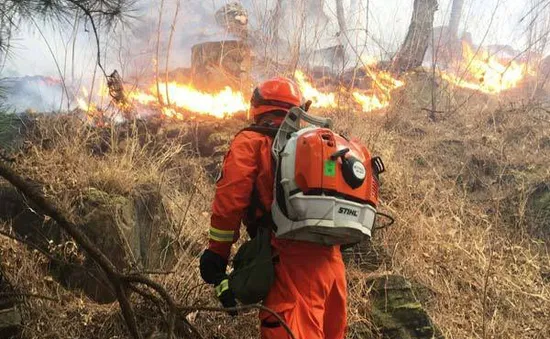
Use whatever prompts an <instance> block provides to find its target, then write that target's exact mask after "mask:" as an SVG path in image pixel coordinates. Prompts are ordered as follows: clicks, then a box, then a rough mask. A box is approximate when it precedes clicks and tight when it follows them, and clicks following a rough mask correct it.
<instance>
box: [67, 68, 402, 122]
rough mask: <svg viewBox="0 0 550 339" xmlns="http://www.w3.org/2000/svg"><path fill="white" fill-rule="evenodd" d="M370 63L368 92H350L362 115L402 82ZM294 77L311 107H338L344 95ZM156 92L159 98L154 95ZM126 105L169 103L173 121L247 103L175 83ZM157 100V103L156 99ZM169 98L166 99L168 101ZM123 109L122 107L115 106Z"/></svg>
mask: <svg viewBox="0 0 550 339" xmlns="http://www.w3.org/2000/svg"><path fill="white" fill-rule="evenodd" d="M371 66H372V63H369V65H368V66H367V67H368V68H369V69H368V70H367V72H368V74H369V75H370V77H371V78H372V88H371V89H370V90H354V91H353V92H352V93H351V94H352V96H351V98H353V99H354V101H355V102H356V103H357V104H359V105H360V106H361V108H362V110H363V111H364V112H370V111H373V110H378V109H381V108H384V107H387V106H388V105H389V103H390V99H391V96H390V92H391V90H393V89H395V88H397V87H400V86H402V85H403V82H402V81H399V80H397V79H394V78H393V77H392V76H391V75H390V74H389V73H387V72H377V71H374V70H373V69H371V68H370V67H371ZM294 78H295V80H296V82H297V84H298V85H299V87H300V90H301V91H302V93H303V95H304V97H305V98H307V99H311V100H312V101H313V106H314V107H317V108H335V107H337V106H338V102H337V95H338V94H339V93H344V92H345V91H343V90H341V91H339V92H323V91H320V90H318V89H317V88H315V87H314V86H313V84H312V83H311V81H310V80H309V79H308V78H307V76H306V75H305V74H304V72H302V71H300V70H297V71H296V72H295V74H294ZM157 88H159V89H160V95H159V94H158V92H157ZM82 92H83V95H84V97H83V98H78V99H77V103H78V105H79V107H80V108H81V109H82V110H85V111H86V112H88V114H90V113H93V112H94V111H99V110H98V107H97V105H96V104H94V103H91V104H90V105H88V103H87V102H88V99H87V98H88V97H89V95H88V92H87V91H86V89H84V88H83V90H82ZM108 93H109V91H108V90H107V89H106V88H105V86H102V87H101V88H100V90H99V94H98V95H99V97H100V98H101V99H102V101H103V99H104V98H106V97H107V96H108ZM125 96H126V98H127V100H128V102H129V103H131V104H139V105H145V106H152V107H158V106H159V105H160V104H159V102H160V103H162V102H164V103H165V102H170V106H167V105H160V106H161V107H160V110H161V111H162V113H163V115H165V116H167V117H171V118H176V119H183V112H184V111H187V112H194V113H200V114H210V115H213V116H215V117H220V118H221V117H224V116H226V115H232V114H235V113H237V112H243V111H247V110H248V109H249V106H250V105H249V103H248V101H247V100H246V99H245V97H244V95H243V93H241V92H239V91H235V90H233V89H231V88H230V87H225V88H224V89H223V90H221V91H219V92H217V93H208V92H204V91H200V90H197V89H196V88H194V87H193V86H192V85H190V84H180V83H177V82H168V83H159V85H158V87H157V86H156V84H155V85H152V86H150V87H149V88H148V89H147V90H141V89H136V90H130V91H127V92H126V93H125ZM159 99H160V100H159ZM168 99H170V100H168ZM118 108H120V109H125V108H126V107H118Z"/></svg>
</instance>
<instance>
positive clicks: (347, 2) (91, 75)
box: [0, 0, 526, 109]
mask: <svg viewBox="0 0 550 339" xmlns="http://www.w3.org/2000/svg"><path fill="white" fill-rule="evenodd" d="M177 1H178V0H164V8H163V10H162V20H161V23H160V29H159V16H160V15H161V14H160V11H159V8H160V3H161V0H156V1H150V0H140V1H138V2H137V6H136V9H135V11H134V12H133V13H132V16H133V17H134V19H133V20H127V22H128V24H127V25H125V26H119V27H117V29H116V30H115V31H111V32H104V31H101V32H100V54H101V62H102V64H103V66H104V67H105V69H106V71H107V72H108V73H110V72H111V71H112V70H114V69H116V70H118V72H119V73H120V74H121V75H122V77H123V78H124V79H125V81H127V82H130V83H131V84H133V85H138V84H140V83H142V82H143V81H144V79H145V80H146V79H151V77H152V76H153V75H154V74H155V70H156V68H157V65H158V68H159V72H160V73H162V74H164V71H165V69H166V68H168V69H169V70H174V69H177V68H187V67H189V66H190V63H191V47H192V46H193V45H195V44H198V43H202V42H206V41H219V40H227V39H236V38H238V37H237V36H235V35H233V34H231V33H229V32H227V30H226V29H224V28H223V27H222V26H220V25H219V24H218V23H217V22H216V19H215V13H216V11H217V10H218V9H220V8H221V7H222V6H224V5H227V4H228V3H229V2H230V1H228V0H209V1H202V0H181V2H180V7H179V12H178V15H177V17H176V20H174V16H175V14H176V7H177ZM525 1H526V0H522V1H517V2H514V8H515V9H518V8H520V7H521V6H525V3H524V2H525ZM278 2H280V4H281V5H282V6H281V8H280V9H279V12H278V13H277V14H278V15H274V13H275V12H276V10H277V3H278ZM439 2H440V6H439V11H438V12H437V13H436V25H442V24H446V22H447V20H448V15H449V8H450V3H451V0H441V1H439ZM498 2H499V1H498V0H488V1H484V2H483V4H480V2H476V1H474V0H466V3H465V15H464V22H463V24H462V26H461V27H462V28H463V29H469V30H470V31H472V32H473V34H474V40H478V41H479V40H481V39H482V38H483V37H484V36H483V35H484V30H483V29H475V27H478V26H480V27H487V25H488V24H487V23H488V22H489V20H488V19H489V18H491V15H492V11H493V10H494V9H495V4H496V3H498ZM520 3H521V4H520ZM241 4H242V6H243V7H244V8H245V9H246V10H247V12H248V16H249V24H248V31H249V38H250V41H251V42H252V44H253V47H254V50H253V52H254V56H255V57H256V59H257V60H264V59H265V60H272V61H273V62H277V63H287V64H295V65H296V66H298V67H303V66H306V65H309V66H312V65H321V66H333V67H340V68H341V67H346V66H347V67H349V66H353V65H355V64H356V63H357V61H358V59H360V58H361V57H364V56H374V57H376V58H378V59H389V58H390V57H391V56H392V55H393V53H395V51H396V50H397V49H398V48H399V45H400V43H401V41H403V38H404V37H405V34H406V31H407V28H408V25H409V22H410V17H411V13H412V4H413V1H412V0H411V1H406V2H405V1H398V0H387V1H383V2H377V1H369V0H344V1H343V4H344V9H345V10H344V12H345V15H346V26H347V27H346V28H347V31H346V32H345V34H342V32H340V27H339V25H338V21H337V18H336V12H337V11H336V0H307V1H306V0H282V1H281V0H262V1H258V0H242V1H241ZM509 7H510V6H508V5H506V6H500V7H499V8H497V13H496V18H495V21H494V22H493V23H492V25H493V27H497V28H502V27H510V26H511V25H510V24H509V22H510V21H513V20H510V16H509V15H508V14H509V9H508V8H509ZM516 16H519V14H518V13H516ZM274 21H275V22H274ZM277 22H278V24H277V25H275V24H276V23H277ZM503 23H506V24H503ZM172 27H173V36H172V41H171V48H170V51H168V46H169V44H170V42H169V39H170V35H171V32H172ZM274 27H277V29H276V30H275V29H274ZM274 31H275V32H274ZM500 31H501V32H504V33H499V34H497V36H498V37H499V39H496V40H500V41H502V36H505V35H506V32H508V30H506V29H500ZM509 36H510V35H509ZM17 37H18V39H17V40H16V41H15V48H14V49H13V51H12V57H11V58H9V59H8V60H7V63H6V65H5V67H3V68H0V78H1V77H2V76H4V77H5V76H10V77H24V76H34V75H41V76H49V77H55V78H57V79H61V78H63V79H64V81H65V83H66V84H67V91H68V92H69V97H70V98H71V103H72V105H74V104H75V103H74V100H72V99H73V98H74V97H76V96H78V95H80V92H79V91H80V89H81V88H82V87H86V88H87V89H88V90H89V91H90V92H92V93H96V92H97V90H98V89H99V88H100V86H102V83H103V81H104V80H103V74H102V73H101V70H100V69H99V68H98V67H97V65H96V56H97V46H96V41H95V36H94V33H93V31H92V29H91V27H90V24H89V22H87V21H86V20H84V19H79V20H76V21H75V22H73V23H69V24H66V25H64V26H63V27H52V26H51V24H44V25H41V27H40V31H39V30H38V28H37V27H32V26H21V29H20V31H19V32H17ZM157 37H158V38H159V39H157ZM157 40H158V53H157ZM493 40H495V39H493ZM509 40H510V39H504V41H503V42H504V43H509V42H510V41H509ZM519 40H520V39H515V42H517V41H519ZM490 42H493V41H492V40H491V41H490ZM339 46H342V47H343V51H342V50H341V49H339ZM340 52H343V53H344V54H345V58H344V57H343V56H340V55H339V53H340ZM168 53H169V54H170V58H169V59H168V60H167V54H168ZM335 65H336V66H335ZM28 86H30V87H28ZM28 86H27V87H25V91H28V93H29V95H28V96H26V98H27V99H25V97H22V96H20V95H19V94H18V93H16V94H15V95H9V101H10V103H11V104H12V105H13V106H16V107H18V109H24V106H25V102H26V101H25V100H27V103H28V106H29V107H32V108H35V109H43V108H44V109H50V108H52V107H53V108H55V107H60V100H61V97H62V93H63V91H62V90H61V89H60V88H59V86H56V87H54V88H50V87H43V86H42V85H36V84H35V85H32V86H31V85H28ZM50 91H51V92H50ZM56 100H57V102H56ZM64 100H67V98H66V96H65V99H64ZM52 103H53V104H52ZM57 109H59V108H57Z"/></svg>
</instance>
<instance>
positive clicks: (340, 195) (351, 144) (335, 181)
mask: <svg viewBox="0 0 550 339" xmlns="http://www.w3.org/2000/svg"><path fill="white" fill-rule="evenodd" d="M303 121H305V122H308V123H309V125H307V126H306V127H302V122H303ZM331 124H332V122H331V121H330V119H324V118H319V117H314V116H310V115H308V114H307V113H306V112H304V111H303V110H302V109H301V108H299V107H295V108H292V109H291V110H290V112H289V113H288V115H287V116H286V117H285V120H284V121H283V124H282V125H281V127H280V128H279V131H278V133H277V135H276V137H275V139H274V142H273V149H272V153H273V156H274V158H275V160H276V176H275V186H274V199H273V204H272V206H271V214H272V217H273V221H274V223H275V225H276V226H277V230H276V232H275V234H276V236H277V237H279V238H288V239H295V240H302V241H310V242H314V243H320V244H325V245H334V244H352V243H357V242H360V241H362V240H363V239H364V238H365V237H367V236H370V235H371V230H372V227H373V225H374V221H375V218H376V213H377V212H376V207H377V205H378V188H379V184H378V174H380V173H382V172H383V171H384V166H383V163H382V161H381V160H380V158H379V157H374V158H373V157H371V154H370V153H369V151H368V150H367V148H366V147H365V146H363V145H362V144H360V143H359V142H357V141H350V140H349V139H347V138H345V137H343V136H341V135H339V134H337V133H335V132H334V131H332V130H331Z"/></svg>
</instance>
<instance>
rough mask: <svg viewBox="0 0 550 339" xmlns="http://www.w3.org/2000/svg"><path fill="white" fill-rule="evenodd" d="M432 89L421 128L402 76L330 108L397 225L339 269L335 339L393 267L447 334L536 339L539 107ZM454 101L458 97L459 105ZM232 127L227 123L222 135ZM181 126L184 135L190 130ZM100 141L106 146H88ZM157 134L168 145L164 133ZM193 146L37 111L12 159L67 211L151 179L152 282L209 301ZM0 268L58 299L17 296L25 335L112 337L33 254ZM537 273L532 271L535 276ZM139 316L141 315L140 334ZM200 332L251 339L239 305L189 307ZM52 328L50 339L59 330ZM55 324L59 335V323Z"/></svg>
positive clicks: (542, 261)
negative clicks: (385, 101)
mask: <svg viewBox="0 0 550 339" xmlns="http://www.w3.org/2000/svg"><path fill="white" fill-rule="evenodd" d="M440 89H441V91H439V93H438V96H437V99H438V107H439V109H440V110H442V111H444V112H445V113H441V114H438V115H437V117H438V120H437V121H436V122H435V123H434V122H430V121H429V120H428V118H427V113H426V112H425V111H422V110H421V108H425V107H430V105H431V104H430V101H429V98H430V97H431V94H430V89H429V86H428V85H426V82H424V79H423V77H422V75H412V76H411V78H410V79H408V86H406V88H404V89H403V90H402V91H401V93H396V95H395V98H394V99H395V105H394V106H393V107H391V108H390V109H389V110H388V113H387V114H385V115H382V114H355V113H346V112H337V114H336V115H335V116H336V117H338V119H337V120H336V123H337V126H336V128H337V129H338V130H340V131H343V132H345V133H346V134H348V135H353V136H356V137H358V138H360V139H362V140H363V141H364V142H365V143H366V144H367V145H368V146H369V147H370V148H371V149H372V150H373V151H374V153H376V154H379V155H381V156H382V157H383V159H384V161H385V163H386V165H387V168H388V171H387V173H385V174H384V175H383V186H382V190H383V194H382V195H383V209H384V210H386V211H389V212H391V213H392V214H393V215H394V216H395V217H396V219H397V223H396V225H395V226H393V227H392V228H390V229H388V230H386V231H383V232H379V233H378V234H376V236H375V238H374V240H373V241H374V242H375V243H376V244H377V246H376V247H377V248H379V250H381V251H383V252H384V253H385V256H384V257H385V258H386V260H385V261H384V262H383V263H382V265H381V266H380V267H379V268H378V270H377V271H375V272H365V271H362V270H361V269H360V268H359V267H355V266H353V267H350V269H349V271H348V277H349V281H350V291H349V292H350V298H349V306H350V310H349V324H350V331H349V335H348V337H350V338H352V337H358V336H357V335H358V333H363V335H364V334H365V333H371V334H372V337H373V338H375V337H376V330H375V329H374V327H373V325H372V323H371V321H370V316H369V309H370V303H369V300H368V297H367V296H368V286H366V284H365V280H366V278H368V277H369V276H371V275H373V274H374V275H378V274H383V273H385V272H391V273H397V274H403V275H405V276H406V277H407V278H409V279H410V280H412V281H414V282H417V283H420V284H422V285H424V286H425V287H426V288H427V289H428V291H429V292H430V293H429V294H430V295H431V296H432V298H431V299H429V300H428V302H427V304H426V306H427V310H428V312H429V313H430V315H431V316H432V317H433V319H434V321H435V323H436V324H437V325H438V326H439V327H440V328H441V330H442V331H443V333H444V334H445V335H446V336H447V338H548V337H550V327H549V326H550V325H549V324H550V282H549V281H548V278H547V275H548V272H550V256H549V253H548V243H547V241H548V238H547V236H548V234H546V238H544V237H543V236H544V232H543V230H542V229H540V227H538V226H537V225H536V224H534V223H533V219H532V217H531V215H530V214H529V212H528V208H527V205H528V204H527V201H528V198H529V194H530V192H532V190H533V187H534V185H536V184H538V183H541V182H546V183H548V182H550V173H549V172H548V170H547V167H548V159H550V147H548V146H544V145H545V143H544V140H548V138H549V136H550V122H549V121H550V114H548V113H547V112H546V111H545V110H544V109H541V108H540V107H538V106H537V105H534V104H529V105H518V104H515V105H511V104H508V103H506V102H505V100H506V99H505V98H504V97H503V98H500V100H499V99H498V98H488V97H486V96H482V95H480V94H474V95H471V93H465V92H461V91H450V90H445V89H444V87H443V86H442V87H441V88H440ZM465 99H469V101H468V102H467V103H465V104H464V105H462V103H463V102H464V100H465ZM240 125H242V123H240V122H237V123H236V122H232V121H229V122H227V126H228V127H227V129H226V130H227V133H226V135H227V136H228V135H230V134H231V132H234V131H236V130H238V128H239V126H240ZM192 130H193V129H190V132H188V133H192ZM100 139H105V140H104V142H103V143H104V144H105V145H106V146H108V148H109V150H110V151H109V152H104V153H101V154H98V153H97V151H95V153H94V147H92V146H91V145H97V144H98V140H100ZM167 140H168V141H167ZM210 161H211V159H208V158H197V157H196V149H195V147H194V146H193V145H185V144H183V143H181V139H176V140H172V142H170V141H169V139H162V138H159V137H158V136H155V135H153V134H149V133H140V134H136V133H134V134H131V136H130V137H124V138H121V137H120V136H119V135H118V134H117V135H115V133H114V132H113V133H107V134H106V135H103V136H100V135H99V134H98V132H97V131H90V130H89V129H88V128H86V127H84V126H82V124H79V123H77V122H76V121H75V120H73V119H65V118H56V119H45V120H43V121H40V123H39V124H38V125H37V130H36V133H35V136H34V138H33V139H32V142H31V143H30V144H29V145H28V148H27V150H26V152H25V155H24V156H21V157H19V158H18V162H17V167H18V169H19V170H20V171H21V172H24V173H25V174H26V175H28V176H29V177H32V178H34V179H35V180H38V181H39V182H42V183H44V184H45V191H46V193H47V194H48V195H50V196H52V197H54V198H55V199H56V200H57V201H59V202H60V203H61V204H62V205H63V206H64V207H65V208H66V209H67V210H69V211H71V210H73V208H74V206H75V201H78V199H79V197H80V196H81V194H82V191H83V190H86V189H88V188H89V187H94V188H98V189H101V190H104V191H106V192H109V193H113V194H120V195H130V194H133V193H134V191H135V190H136V189H137V188H138V187H140V186H141V185H144V184H146V185H153V186H154V187H157V188H158V190H159V191H160V192H161V194H162V196H163V200H164V204H165V206H166V214H167V220H168V224H167V225H159V227H165V228H166V231H167V232H168V233H169V234H170V235H171V238H172V242H173V244H174V245H176V247H177V251H178V252H177V258H178V261H177V263H176V265H175V267H174V271H175V273H174V274H170V275H164V276H155V278H156V279H157V280H158V281H160V282H161V283H163V284H164V285H165V286H166V287H167V288H168V289H169V290H170V292H171V293H172V294H173V295H174V297H175V299H176V300H178V301H181V302H186V303H188V304H203V305H204V304H215V300H214V299H213V297H212V293H211V291H210V289H209V288H208V286H201V281H200V278H199V275H198V262H197V259H198V254H199V252H200V250H201V248H202V245H204V244H205V243H206V230H207V225H208V222H209V209H210V201H211V199H212V195H213V180H212V179H211V177H210V176H209V174H208V173H207V171H206V170H205V169H204V168H205V165H207V164H208V163H209V162H210ZM0 249H1V251H2V258H3V260H2V263H3V266H4V267H5V269H6V271H7V275H8V277H9V278H10V280H11V281H12V282H14V283H15V284H16V285H17V286H18V287H19V289H20V290H21V291H23V292H26V293H39V294H44V295H49V296H54V297H55V298H58V299H59V302H50V301H44V300H35V299H29V300H27V301H26V302H25V305H24V306H25V307H24V309H25V310H26V311H25V321H26V327H25V331H24V334H25V336H26V337H29V338H35V337H36V338H37V337H41V338H69V337H71V338H72V337H76V336H77V335H79V336H80V337H96V338H106V337H113V336H119V337H121V336H123V334H122V330H121V327H120V326H121V325H120V319H119V318H118V315H117V311H118V310H117V307H116V306H114V305H96V304H93V303H92V302H91V301H89V300H87V299H86V298H84V297H82V296H80V295H78V293H76V292H69V291H66V290H64V289H63V288H61V287H60V286H59V285H58V284H57V283H56V282H53V281H51V279H48V278H47V270H46V269H45V265H46V264H45V262H44V260H43V258H41V257H40V255H39V254H36V253H33V252H29V251H27V250H25V249H24V247H22V246H21V245H19V244H16V243H14V242H13V241H11V240H7V239H5V238H1V242H0ZM545 277H546V278H545ZM147 316H148V313H147V312H144V313H143V317H144V319H145V320H144V321H143V324H144V327H146V328H147V330H148V331H151V330H153V326H150V325H148V324H149V323H151V324H152V322H147V321H146V319H147V318H146V317H147ZM189 319H190V320H191V321H192V322H193V323H194V324H195V325H196V326H197V327H198V328H200V329H201V331H202V332H203V335H204V336H205V337H206V338H254V337H256V333H257V324H256V319H255V315H254V314H253V313H251V314H250V316H247V317H244V316H243V317H238V318H236V319H230V318H229V317H227V316H225V315H224V314H216V315H212V314H191V315H190V316H189ZM60 328H63V329H64V331H63V334H60V333H59V329H60ZM65 329H66V330H65Z"/></svg>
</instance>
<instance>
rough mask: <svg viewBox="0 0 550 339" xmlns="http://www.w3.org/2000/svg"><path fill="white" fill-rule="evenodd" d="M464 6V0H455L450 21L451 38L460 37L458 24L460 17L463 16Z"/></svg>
mask: <svg viewBox="0 0 550 339" xmlns="http://www.w3.org/2000/svg"><path fill="white" fill-rule="evenodd" d="M463 7H464V0H453V8H452V10H451V20H450V21H449V33H450V34H451V38H453V39H455V38H456V39H458V25H459V24H460V18H461V17H462V8H463Z"/></svg>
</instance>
